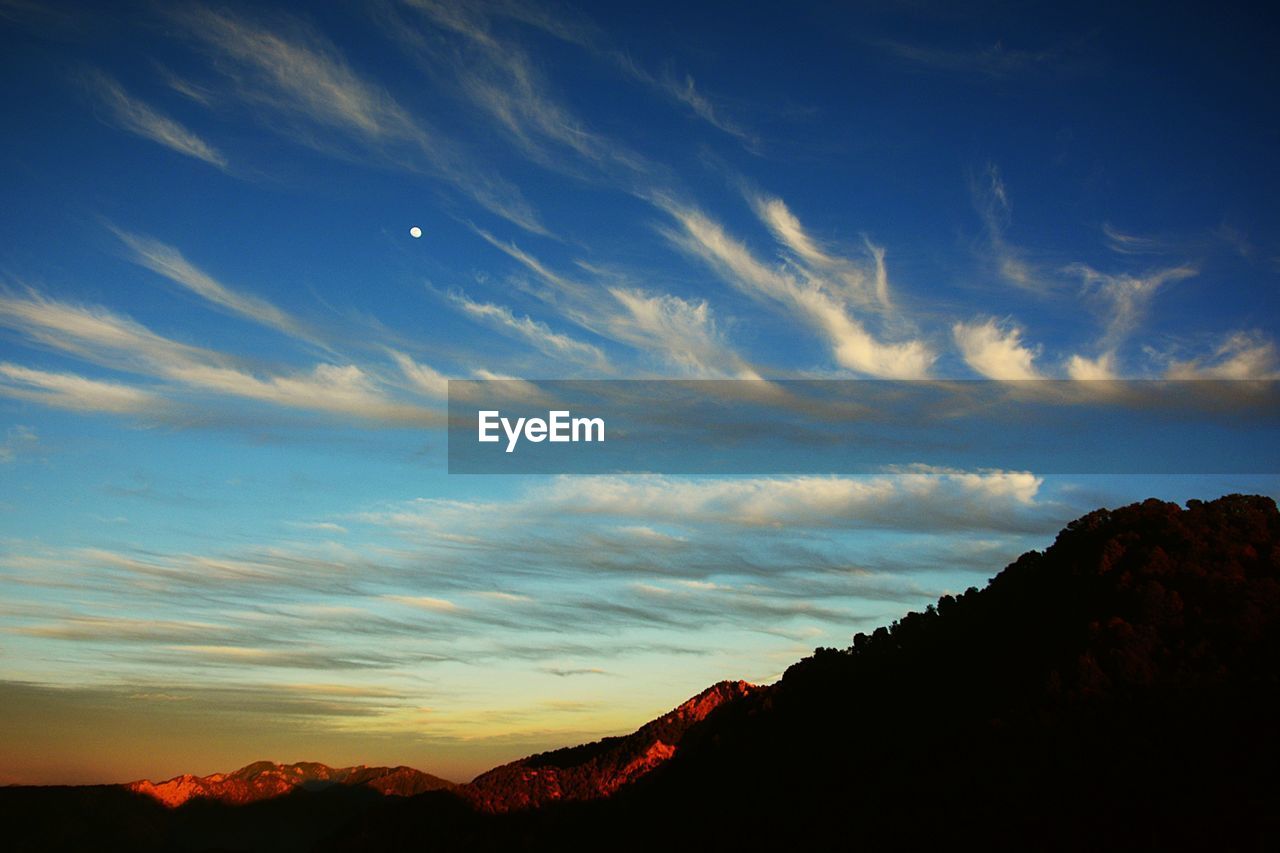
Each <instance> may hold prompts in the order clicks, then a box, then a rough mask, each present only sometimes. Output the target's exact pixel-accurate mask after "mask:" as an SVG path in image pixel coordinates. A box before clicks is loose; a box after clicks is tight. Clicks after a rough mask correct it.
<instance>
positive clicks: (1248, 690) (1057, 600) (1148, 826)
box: [0, 495, 1280, 853]
mask: <svg viewBox="0 0 1280 853" xmlns="http://www.w3.org/2000/svg"><path fill="white" fill-rule="evenodd" d="M1277 766H1280V512H1278V511H1277V509H1276V506H1275V503H1274V502H1273V501H1272V500H1270V499H1269V498H1263V497H1250V496H1240V495H1233V496H1229V497H1225V498H1221V499H1219V500H1216V501H1211V502H1199V501H1192V502H1190V503H1189V504H1188V507H1187V508H1186V509H1183V508H1181V507H1179V506H1177V505H1176V504H1170V503H1164V502H1160V501H1156V500H1150V501H1146V502H1144V503H1141V504H1134V505H1132V506H1128V507H1124V508H1121V509H1118V510H1114V511H1108V510H1098V511H1096V512H1093V513H1090V514H1089V515H1086V516H1084V517H1083V518H1081V519H1078V520H1077V521H1075V522H1072V523H1071V524H1070V525H1068V526H1067V528H1066V529H1065V530H1063V531H1062V533H1061V534H1059V536H1058V537H1057V540H1056V541H1055V542H1054V543H1053V545H1052V546H1051V547H1050V548H1048V549H1047V550H1046V551H1044V552H1043V553H1042V552H1036V551H1032V552H1029V553H1027V554H1024V555H1023V556H1022V557H1020V558H1019V559H1018V560H1017V561H1015V562H1014V563H1013V564H1011V565H1010V566H1008V567H1007V568H1006V569H1004V571H1002V572H1000V574H999V575H997V576H996V577H995V578H994V579H992V580H991V582H990V583H989V584H988V585H987V586H986V588H984V589H982V590H978V589H976V588H971V589H970V590H968V591H967V592H965V593H964V594H962V595H958V596H950V595H948V596H944V597H943V598H941V599H940V600H939V601H938V602H937V603H936V604H935V605H931V606H930V607H928V608H927V609H926V610H925V611H924V612H920V613H911V614H908V615H906V616H904V617H903V618H902V619H901V620H899V621H897V622H895V623H894V624H893V625H891V626H885V627H881V628H878V629H876V630H875V631H874V632H872V633H870V634H858V635H856V636H855V637H853V638H852V643H851V645H850V646H849V647H847V648H844V649H818V650H816V651H815V653H814V654H813V655H812V656H811V657H808V658H805V659H804V660H802V661H800V662H798V663H796V664H795V665H793V666H792V667H791V668H790V669H788V670H787V672H786V674H785V675H784V677H783V678H782V679H781V680H780V681H778V682H777V683H776V684H773V685H769V686H764V687H756V686H752V685H749V684H746V683H743V682H722V683H720V684H716V685H714V686H712V687H710V688H708V689H707V690H705V691H703V692H702V693H700V694H698V695H697V696H695V697H694V698H693V699H690V700H689V701H688V702H685V703H684V704H682V705H680V706H679V707H677V708H676V709H674V710H673V711H671V712H670V713H668V714H665V715H663V716H662V717H659V718H658V719H656V720H654V721H652V722H650V723H648V724H646V725H645V726H643V727H641V728H640V729H638V730H637V731H636V732H634V733H633V734H630V735H625V736H622V737H613V738H605V739H604V740H601V741H598V742H596V743H592V744H586V745H583V746H576V747H570V748H567V749H560V750H555V751H552V752H547V753H543V754H540V755H535V756H531V757H529V758H525V759H522V760H520V761H515V762H512V763H510V764H506V765H503V766H501V767H498V768H495V769H493V770H490V771H488V772H487V773H484V774H482V775H481V776H479V777H477V778H476V779H475V780H473V781H472V782H470V783H467V784H464V785H453V784H451V783H448V782H446V781H445V780H442V779H438V778H436V777H433V776H430V775H428V774H425V773H421V772H420V771H416V770H412V769H411V768H406V767H397V768H363V767H357V768H343V769H339V770H334V769H331V768H328V767H325V766H324V765H317V764H296V765H277V764H271V763H268V762H261V763H258V764H253V765H250V766H249V767H246V768H243V769H241V770H239V771H236V772H235V773H230V774H226V775H221V774H216V775H214V776H208V777H191V776H180V777H177V778H175V779H171V780H168V781H166V782H161V783H151V782H136V783H133V784H131V785H128V786H98V787H89V788H10V789H4V790H0V826H4V827H5V837H6V839H7V840H8V841H9V842H10V843H11V844H12V845H13V847H12V849H17V850H45V849H84V848H85V847H93V848H122V849H132V850H206V849H220V850H270V851H272V853H282V851H286V850H309V849H321V850H332V851H350V850H366V849H368V850H385V849H400V848H404V849H419V848H426V849H431V850H511V849H536V850H541V849H553V848H554V849H558V850H565V849H588V848H590V849H592V850H596V849H599V848H601V847H607V848H609V849H610V850H655V849H673V848H674V849H685V848H692V849H710V850H719V849H730V848H732V849H769V850H777V849H850V848H855V847H856V848H858V849H869V850H881V849H919V848H922V847H930V848H933V847H956V846H960V847H981V848H984V849H1005V850H1013V849H1016V850H1026V849H1038V850H1086V849H1087V850H1107V849H1117V850H1118V849H1123V850H1126V851H1132V850H1188V849H1196V850H1202V849H1203V850H1208V849H1212V850H1231V849H1241V850H1264V849H1275V847H1276V841H1277V839H1280V774H1277V773H1276V772H1275V768H1276V767H1277ZM388 794H393V795H397V796H386V795H388Z"/></svg>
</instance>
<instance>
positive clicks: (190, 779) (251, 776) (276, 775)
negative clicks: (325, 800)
mask: <svg viewBox="0 0 1280 853" xmlns="http://www.w3.org/2000/svg"><path fill="white" fill-rule="evenodd" d="M333 785H346V786H350V787H362V788H368V789H369V790H372V791H377V792H378V793H379V794H383V795H394V796H398V797H412V796H414V795H416V794H422V793H425V792H426V791H438V790H441V789H446V788H452V787H454V783H453V782H449V781H446V780H444V779H441V778H439V777H437V776H432V775H431V774H430V773H423V772H422V771H421V770H414V769H413V768H412V767H365V766H363V765H361V766H359V767H342V768H338V769H335V768H332V767H326V766H325V765H323V764H316V763H314V762H310V761H305V762H300V763H297V764H274V763H272V762H270V761H257V762H254V763H253V764H250V765H248V766H247V767H241V768H240V769H239V770H237V771H235V772H234V773H215V774H213V775H212V776H190V775H185V774H184V775H182V776H175V777H174V778H172V779H169V780H166V781H164V782H151V781H150V780H143V781H140V782H131V783H129V784H128V785H126V786H125V787H126V788H128V789H129V790H130V791H133V792H135V793H138V794H145V795H146V796H148V797H151V798H153V799H155V800H157V801H158V802H161V803H164V804H165V805H166V806H169V807H170V808H176V807H177V806H180V805H182V804H183V803H185V802H187V801H188V800H190V799H192V798H200V799H208V800H216V801H218V802H220V803H227V804H230V805H243V804H245V803H254V802H258V801H259V800H266V799H270V798H272V797H279V796H282V795H284V794H288V793H291V792H292V791H294V790H297V789H303V790H308V791H319V790H323V789H325V788H328V787H330V786H333Z"/></svg>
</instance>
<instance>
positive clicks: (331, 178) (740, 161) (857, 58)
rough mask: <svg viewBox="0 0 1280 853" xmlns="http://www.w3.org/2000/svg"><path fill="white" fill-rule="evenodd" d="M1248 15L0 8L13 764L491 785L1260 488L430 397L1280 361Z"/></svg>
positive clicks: (3, 534) (1149, 8) (1252, 481)
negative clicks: (684, 458) (483, 429)
mask: <svg viewBox="0 0 1280 853" xmlns="http://www.w3.org/2000/svg"><path fill="white" fill-rule="evenodd" d="M961 5H962V6H963V8H961ZM1260 14H1261V13H1257V12H1251V11H1249V10H1248V8H1247V6H1246V5H1237V4H1233V3H1220V4H1215V5H1214V6H1213V7H1212V9H1207V8H1205V7H1204V6H1203V5H1202V4H1177V3H1160V4H1143V3H1132V4H1130V3H1126V4H1115V3H1107V4H1096V5H1095V4H1069V8H1068V5H1067V4H1023V3H1001V2H992V3H984V2H975V3H969V4H959V5H958V4H950V3H932V2H923V0H921V2H914V1H912V2H883V3H881V2H867V3H799V4H759V5H758V6H757V5H754V4H741V3H715V2H698V3H689V2H681V3H662V2H645V3H609V4H580V5H572V4H567V3H566V4H561V3H539V2H531V0H530V2H526V0H479V1H478V2H461V3H451V2H434V0H403V1H401V0H346V2H336V3H326V4H296V5H291V4H267V3H252V4H250V3H226V4H223V3H218V4H205V3H201V2H191V3H186V2H179V3H128V2H125V3H119V4H109V5H106V4H94V3H76V2H74V0H71V1H70V2H58V3H52V2H49V3H46V2H41V0H0V69H2V71H0V74H2V75H3V77H2V79H3V84H4V87H3V99H4V101H3V102H4V115H5V126H6V131H5V132H4V133H3V134H0V185H2V186H3V193H4V196H3V198H4V204H3V205H0V749H2V750H3V752H4V754H5V755H6V760H5V761H4V762H3V764H4V766H3V768H0V783H8V782H24V783H30V782H37V783H51V782H77V783H78V782H108V781H126V780H130V779H135V778H142V777H150V778H153V779H160V778H167V777H168V776H172V775H175V774H177V773H181V772H193V773H210V772H214V771H225V770H231V769H234V768H235V767H238V766H240V765H242V764H246V763H248V762H250V761H253V760H258V759H271V760H278V761H294V760H316V761H324V762H326V763H329V764H333V765H341V764H357V763H365V764H402V763H403V764H410V765H413V766H417V767H419V768H421V769H424V770H427V771H429V772H433V773H436V774H438V775H443V776H446V777H449V778H454V779H466V778H469V777H470V776H473V775H475V774H476V773H478V772H480V771H482V770H484V769H486V768H488V767H490V766H492V765H494V764H496V763H498V762H500V761H505V760H510V759H513V758H516V757H519V756H521V755H525V754H528V753H530V752H534V751H538V750H543V749H548V748H552V747H557V746H563V745H568V744H573V743H578V742H582V741H584V740H591V739H595V738H598V737H601V736H603V735H607V734H618V733H622V732H625V731H629V730H631V729H634V728H636V727H637V726H638V725H640V724H641V723H643V722H644V721H646V720H648V719H650V718H652V717H654V716H656V715H658V714H660V713H663V712H665V711H666V710H668V709H669V708H671V707H673V706H674V705H676V704H677V703H679V702H680V701H682V700H683V699H685V698H687V697H689V696H691V695H693V694H695V693H697V692H698V691H699V690H701V689H702V688H704V687H706V686H707V685H709V684H711V683H712V682H714V681H717V680H721V679H725V678H734V679H737V678H742V679H746V680H749V681H756V682H768V681H772V680H774V679H776V678H778V677H779V676H780V675H781V673H782V672H783V671H784V670H785V668H786V667H787V665H788V664H789V663H791V662H793V661H795V660H797V659H798V658H800V657H802V656H803V655H805V654H807V653H809V652H811V651H812V649H813V648H814V647H816V646H846V645H848V644H849V642H850V637H851V636H852V634H853V633H854V632H856V631H859V630H870V629H873V628H874V627H876V626H878V625H881V624H885V623H887V622H888V621H891V620H892V619H894V618H897V617H898V616H900V615H902V614H903V613H905V612H907V611H908V610H911V609H918V608H921V607H923V606H924V605H925V604H927V603H928V602H930V601H932V600H933V599H935V598H936V597H937V596H938V595H940V594H942V593H945V592H959V591H962V590H964V589H965V588H967V587H969V586H981V585H982V584H983V583H984V582H985V580H986V579H987V578H989V577H990V576H991V575H992V574H994V573H995V572H996V571H998V570H999V569H1000V568H1001V567H1002V566H1003V565H1005V564H1006V563H1007V562H1009V561H1010V560H1011V559H1013V558H1014V557H1016V556H1017V555H1018V554H1019V553H1021V552H1023V551H1025V550H1028V549H1030V548H1043V547H1045V546H1047V545H1048V544H1049V543H1050V542H1051V541H1052V538H1053V536H1054V534H1055V532H1056V531H1057V530H1058V529H1060V528H1061V527H1062V526H1063V524H1065V523H1066V522H1067V521H1070V520H1071V519H1073V518H1075V517H1077V516H1079V515H1081V514H1083V513H1084V512H1087V511H1089V510H1091V509H1093V508H1095V507H1097V506H1103V505H1106V506H1115V505H1118V504H1122V503H1125V502H1129V501H1132V500H1137V499H1141V498H1145V497H1149V496H1157V497H1160V498H1164V499H1170V500H1178V501H1185V500H1187V499H1189V498H1212V497H1216V496H1218V495H1220V494H1223V493H1227V492H1232V491H1252V492H1262V493H1265V494H1271V495H1275V494H1277V492H1280V488H1277V482H1276V479H1275V478H1274V477H1267V476H1262V475H1256V476H1244V475H1236V476H1208V475H1199V476H1190V475H1188V476H1176V475H1163V476H1147V477H1142V476H1133V475H1129V476H1118V475H1117V476H1107V475H1093V476H1075V477H1072V476H1065V475H1060V474H1056V473H1055V474H1046V473H1044V472H1037V471H1034V470H1003V469H982V470H959V469H947V468H937V467H924V466H919V465H914V466H913V463H916V462H918V461H919V460H918V459H913V458H912V457H911V453H910V449H909V448H908V449H907V450H905V451H904V456H903V458H902V459H901V460H900V462H901V465H900V466H898V467H887V468H886V470H885V471H884V472H882V473H877V474H869V475H861V476H847V475H827V474H821V473H819V474H806V475H803V476H752V475H744V476H737V477H696V476H674V475H656V474H648V475H646V474H627V475H595V476H568V475H561V476H555V475H544V476H532V475H529V476H465V475H457V474H454V475H450V474H448V473H447V466H446V455H445V453H446V444H445V442H446V434H445V430H444V429H443V426H444V424H445V415H446V399H447V380H448V379H450V378H454V379H494V378H507V379H528V380H538V379H544V380H549V379H637V378H645V379H663V378H682V379H740V380H741V379H766V380H769V379H793V378H819V379H868V378H874V379H906V380H910V379H980V378H985V379H1065V380H1088V379H1101V378H1124V379H1221V380H1236V379H1276V378H1280V355H1278V354H1277V349H1276V338H1277V334H1278V333H1280V323H1278V322H1277V319H1278V315H1277V307H1278V302H1280V297H1278V292H1277V285H1278V284H1280V211H1278V210H1277V205H1276V204H1275V198H1276V197H1277V193H1278V191H1280V186H1278V184H1280V177H1278V175H1280V172H1278V171H1277V170H1276V169H1275V167H1274V158H1275V152H1276V151H1277V150H1280V114H1277V112H1276V111H1275V110H1274V109H1272V108H1270V107H1268V106H1267V104H1269V103H1270V102H1271V99H1272V98H1271V96H1272V93H1273V92H1274V91H1275V89H1276V84H1277V82H1278V81H1277V76H1278V75H1277V63H1276V61H1275V59H1274V55H1273V54H1274V52H1273V49H1272V44H1273V42H1274V35H1275V32H1274V25H1271V24H1268V23H1267V22H1266V21H1265V20H1264V19H1262V18H1260V17H1259V15H1260ZM414 227H416V228H420V229H421V232H422V235H421V237H417V238H415V237H414V236H411V234H410V228H414Z"/></svg>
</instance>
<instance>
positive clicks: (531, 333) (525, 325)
mask: <svg viewBox="0 0 1280 853" xmlns="http://www.w3.org/2000/svg"><path fill="white" fill-rule="evenodd" d="M449 301H450V302H452V303H453V304H454V305H455V306H457V307H458V309H459V310H461V311H462V312H463V313H464V314H466V315H467V316H468V317H471V318H472V319H474V320H478V321H480V322H482V323H485V324H486V325H488V326H490V327H493V328H496V329H498V330H500V331H502V332H504V333H506V334H509V335H513V336H515V337H517V338H519V339H521V340H523V341H525V342H526V343H528V344H530V345H531V346H533V347H534V348H535V349H537V350H539V351H541V352H543V353H545V354H546V355H549V356H552V357H553V358H556V359H563V360H566V361H569V362H573V363H577V364H580V365H583V366H585V367H588V368H590V369H592V370H596V371H605V372H607V371H609V370H610V369H611V368H610V366H609V362H608V359H606V358H605V354H604V353H603V352H602V351H601V350H600V348H599V347H597V346H593V345H592V344H588V343H585V342H583V341H579V340H577V339H576V338H572V337H570V336H568V335H565V334H562V333H559V332H554V331H552V330H551V328H550V327H549V326H548V325H547V324H546V323H542V322H539V321H538V320H534V319H532V318H530V317H517V316H516V315H515V314H514V313H512V311H511V309H510V308H507V307H506V306H504V305H495V304H493V303H491V302H477V301H475V300H472V299H470V298H469V297H467V295H466V294H464V293H461V292H454V293H450V294H449Z"/></svg>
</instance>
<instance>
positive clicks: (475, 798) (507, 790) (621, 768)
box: [457, 681, 765, 812]
mask: <svg viewBox="0 0 1280 853" xmlns="http://www.w3.org/2000/svg"><path fill="white" fill-rule="evenodd" d="M762 689H765V688H761V687H758V686H756V685H754V684H749V683H748V682H745V681H721V682H719V683H717V684H713V685H711V686H710V687H708V688H707V689H705V690H703V691H702V692H701V693H698V694H697V695H696V696H694V697H692V698H690V699H687V700H685V701H684V702H682V703H680V704H679V705H677V706H676V707H675V708H673V709H672V710H670V711H668V712H667V713H666V714H663V715H662V716H661V717H658V718H657V719H654V720H651V721H650V722H648V723H646V724H645V725H643V726H641V727H640V728H639V729H637V730H636V731H635V732H632V733H631V734H629V735H622V736H619V737H608V738H604V739H602V740H599V741H596V742H595V743H588V744H583V745H582V746H574V747H567V748H565V749H557V750H553V751H551V752H544V753H541V754H539V755H532V756H530V757H528V758H522V759H520V760H519V761H513V762H511V763H510V764H504V765H502V766H501V767H495V768H494V769H493V770H490V771H488V772H486V773H483V774H481V775H480V776H477V777H476V778H475V779H474V780H473V781H472V782H471V784H470V785H465V786H462V787H460V788H459V789H457V790H458V793H460V794H462V795H463V796H465V797H467V798H468V799H470V800H471V801H472V802H473V803H474V804H475V805H477V806H478V807H479V808H481V809H484V810H486V811H495V812H503V811H512V810H516V809H524V808H533V807H537V806H540V805H544V804H546V803H548V802H555V801H562V800H593V799H599V798H601V797H607V796H609V795H611V794H612V793H613V792H614V791H616V790H618V789H619V788H621V787H623V786H624V785H627V784H629V783H631V782H634V781H636V780H637V779H639V778H640V777H642V776H645V775H647V774H648V773H650V772H651V771H653V770H654V769H655V768H657V767H659V766H660V765H662V764H665V763H666V762H667V761H669V760H671V758H672V757H673V756H675V754H676V752H677V751H678V749H679V747H680V744H681V742H682V740H683V739H684V737H685V735H686V733H688V731H689V730H690V729H691V728H692V727H693V726H695V725H696V724H698V723H700V722H702V721H703V720H705V719H706V718H707V717H708V716H710V715H711V714H712V713H713V712H714V711H716V710H717V709H719V708H721V707H723V706H725V705H727V704H729V703H732V702H735V701H737V700H739V699H742V698H744V697H746V696H748V695H750V694H751V693H752V692H753V691H757V690H762Z"/></svg>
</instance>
